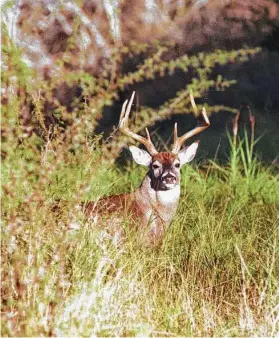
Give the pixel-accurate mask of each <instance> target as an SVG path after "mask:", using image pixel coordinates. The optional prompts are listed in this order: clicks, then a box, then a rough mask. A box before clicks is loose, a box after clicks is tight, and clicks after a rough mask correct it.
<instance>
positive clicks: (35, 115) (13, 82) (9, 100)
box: [2, 27, 259, 160]
mask: <svg viewBox="0 0 279 338" xmlns="http://www.w3.org/2000/svg"><path fill="white" fill-rule="evenodd" d="M4 28H5V27H4ZM3 37H4V41H3V56H4V57H3V63H2V66H3V72H2V74H3V81H2V83H3V86H4V95H3V97H4V99H5V101H6V104H5V105H4V106H3V116H4V117H3V126H4V131H5V132H6V133H4V136H6V134H10V133H11V132H13V134H16V135H15V139H21V138H26V137H29V136H30V135H31V134H32V133H33V132H36V134H37V135H39V136H40V137H41V138H42V139H43V140H44V142H46V141H47V139H48V137H49V136H50V135H51V137H52V138H54V137H58V138H59V137H61V133H62V134H63V135H64V136H63V137H74V138H79V141H80V142H81V143H85V142H86V140H87V139H88V138H90V137H91V136H92V135H93V134H94V132H95V130H96V128H97V127H98V125H99V121H100V119H101V118H102V117H103V114H104V108H105V107H107V106H111V105H113V104H114V103H115V102H116V101H117V100H118V99H119V96H120V94H121V92H123V91H124V90H125V91H132V88H133V86H135V85H140V84H141V83H144V82H145V81H154V83H155V81H156V80H158V79H159V78H164V79H166V80H167V79H168V77H169V76H175V74H177V72H183V73H185V74H189V75H190V74H191V78H189V82H188V84H187V85H186V86H185V88H182V89H180V90H178V91H177V93H176V95H175V96H174V97H173V98H170V99H169V100H168V101H166V102H164V103H163V104H162V105H161V106H160V107H158V108H156V109H154V108H151V107H144V106H143V107H141V108H140V110H139V111H138V112H137V118H136V119H134V120H133V121H131V128H133V130H135V132H138V133H140V132H142V131H143V130H144V129H145V128H146V127H148V126H153V125H155V124H156V123H157V122H160V121H163V120H166V119H169V118H170V117H171V116H172V115H173V114H190V113H192V109H191V104H190V99H189V94H188V93H189V90H192V91H193V93H194V96H195V97H197V98H202V97H203V95H205V94H206V93H207V92H208V91H209V90H211V89H214V90H217V91H223V90H226V88H228V87H230V86H231V85H233V84H234V83H235V81H233V80H227V79H225V78H223V77H222V75H221V74H219V75H217V76H215V75H214V76H213V71H214V70H215V68H216V67H217V66H224V65H226V64H228V63H239V62H245V61H247V60H248V59H249V58H250V57H252V56H253V55H254V54H256V53H257V52H258V51H259V49H257V48H256V49H241V50H237V51H225V50H216V51H214V52H212V53H208V54H206V53H199V54H198V55H192V56H188V55H178V56H177V52H175V46H174V45H172V44H171V43H161V42H156V41H155V42H153V43H152V44H138V43H130V45H128V46H122V47H117V48H115V50H114V51H113V53H112V56H111V57H110V58H109V59H107V60H105V61H104V63H103V64H102V65H100V72H99V73H98V74H97V75H92V74H90V73H87V72H86V71H84V70H83V69H82V68H77V69H74V70H73V69H72V68H71V67H70V68H69V63H68V60H67V57H68V56H67V55H68V54H67V53H64V54H63V56H62V57H61V58H59V59H58V60H57V62H56V65H55V73H53V74H52V75H51V76H49V77H47V78H42V75H41V74H36V73H35V71H33V70H31V69H29V68H28V67H27V65H26V64H25V63H24V61H23V60H22V59H21V52H20V50H19V49H18V48H17V47H16V46H15V45H14V44H13V42H12V41H11V40H10V39H9V37H8V35H7V32H6V30H5V29H4V30H3ZM128 64H129V65H130V66H129V67H127V66H126V65H128ZM127 70H128V71H127ZM77 89H79V91H81V94H79V95H76V94H75V93H76V90H77ZM16 96H17V97H16ZM198 108H201V106H200V105H199V106H198ZM206 108H207V112H208V115H209V116H210V115H211V114H212V113H214V112H219V111H223V110H229V111H233V112H234V110H233V109H231V108H229V107H224V106H218V105H216V106H208V105H206ZM117 114H118V112H117ZM11 116H13V117H14V118H13V120H12V121H11ZM15 118H16V121H15V120H14V119H15ZM9 121H10V122H9ZM15 122H16V123H15ZM15 125H16V129H15ZM111 127H112V126H111ZM11 129H12V130H11ZM126 143H127V139H126V138H125V137H124V136H122V135H120V134H118V133H116V134H115V135H114V137H113V138H112V139H110V141H109V142H108V143H104V144H103V145H102V154H103V156H104V157H106V158H108V159H110V160H113V159H115V158H116V157H117V156H118V155H119V153H120V151H121V149H122V148H123V146H125V144H126Z"/></svg>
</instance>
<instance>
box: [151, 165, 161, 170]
mask: <svg viewBox="0 0 279 338" xmlns="http://www.w3.org/2000/svg"><path fill="white" fill-rule="evenodd" d="M152 168H153V169H159V168H160V166H159V165H158V164H152Z"/></svg>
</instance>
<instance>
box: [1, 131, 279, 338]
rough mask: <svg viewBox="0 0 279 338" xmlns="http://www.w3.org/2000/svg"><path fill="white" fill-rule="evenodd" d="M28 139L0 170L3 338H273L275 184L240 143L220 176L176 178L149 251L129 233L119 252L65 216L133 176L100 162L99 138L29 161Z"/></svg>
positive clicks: (34, 154)
mask: <svg viewBox="0 0 279 338" xmlns="http://www.w3.org/2000/svg"><path fill="white" fill-rule="evenodd" d="M32 137H33V138H32V139H30V138H27V139H24V140H22V142H21V143H20V144H19V145H18V146H17V148H16V149H13V150H12V151H9V150H8V149H7V153H6V159H5V161H4V162H3V166H2V179H3V191H4V193H5V199H3V203H2V218H3V227H2V322H3V324H2V335H10V336H15V335H18V336H39V335H57V336H87V335H88V336H89V335H90V336H92V335H96V336H97V335H98V336H107V335H109V336H124V335H126V336H127V335H128V336H135V335H138V336H143V335H145V336H146V335H150V336H170V335H171V336H208V335H217V336H224V335H236V336H240V335H241V336H242V335H245V336H249V335H261V336H274V335H276V333H277V332H278V329H279V322H278V301H279V299H278V286H279V285H278V275H279V265H278V262H279V257H278V254H279V253H278V235H279V233H278V205H279V193H278V192H279V177H278V175H275V174H273V173H272V168H264V167H263V166H262V165H261V164H260V163H259V162H258V161H257V160H256V159H254V157H253V153H252V152H250V151H251V148H252V144H251V143H248V137H246V139H244V140H241V139H240V140H237V139H236V142H235V143H234V141H233V139H232V148H231V158H230V161H229V163H228V166H222V167H221V166H220V165H219V164H218V163H215V162H212V163H210V164H209V165H208V166H205V167H200V168H196V167H191V166H188V167H186V168H185V169H184V170H183V173H182V197H181V201H180V205H179V210H178V213H177V215H176V217H175V220H174V222H173V223H172V225H171V226H170V228H169V229H168V231H167V232H166V235H165V238H164V241H163V243H162V245H161V246H159V247H158V248H143V247H142V246H140V244H139V243H138V241H137V233H136V231H135V230H133V229H129V228H128V227H127V224H123V227H124V228H125V229H126V237H125V240H124V243H123V244H122V245H121V246H118V247H117V246H115V244H114V241H113V238H111V237H110V235H109V234H108V233H107V232H106V231H105V230H102V229H98V228H97V227H95V226H94V224H92V222H90V221H89V220H88V219H85V217H84V215H82V214H81V213H80V211H78V210H77V209H76V207H75V206H76V205H77V204H79V203H80V202H81V201H84V200H96V199H98V197H99V196H103V195H109V194H113V193H118V192H121V191H129V190H132V189H134V188H135V187H136V186H138V184H139V182H140V180H141V178H142V177H143V175H144V172H143V170H142V171H141V169H140V168H138V167H136V166H135V165H134V164H129V165H128V166H127V168H126V169H125V170H123V169H121V170H120V169H119V168H117V167H116V166H113V165H109V164H106V163H105V162H103V161H100V145H99V140H98V139H95V140H92V139H90V141H87V143H85V144H84V145H83V147H82V148H81V147H80V148H78V151H75V148H72V143H71V142H70V141H69V139H67V138H66V139H65V140H63V142H62V141H61V140H59V139H58V138H54V139H49V140H48V142H47V143H46V144H44V145H41V151H38V150H37V148H36V147H34V144H36V143H37V144H40V138H39V137H38V136H37V137H35V136H34V135H33V136H32ZM249 142H250V141H249ZM252 142H253V139H252ZM234 166H235V167H234ZM235 175H236V176H235ZM61 199H62V200H61ZM57 200H61V201H60V202H59V205H58V207H56V206H57V202H56V201H57ZM77 225H78V226H79V229H76V230H74V229H73V228H75V227H76V226H77ZM70 229H72V230H70Z"/></svg>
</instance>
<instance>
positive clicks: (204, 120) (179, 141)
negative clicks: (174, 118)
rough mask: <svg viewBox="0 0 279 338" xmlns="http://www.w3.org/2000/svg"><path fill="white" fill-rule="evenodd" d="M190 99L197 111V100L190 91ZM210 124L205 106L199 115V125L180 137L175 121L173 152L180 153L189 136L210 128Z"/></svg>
mask: <svg viewBox="0 0 279 338" xmlns="http://www.w3.org/2000/svg"><path fill="white" fill-rule="evenodd" d="M190 100H191V104H192V107H193V109H194V112H195V113H197V111H198V108H197V106H196V103H195V100H194V97H193V94H192V93H190ZM209 126H210V122H209V119H208V117H207V114H206V110H205V108H204V107H203V108H202V112H201V115H200V116H199V117H198V125H197V127H196V128H194V129H192V130H190V131H188V132H187V133H186V134H184V135H182V136H180V137H178V136H177V123H175V125H174V131H173V134H174V137H173V146H172V150H171V152H172V153H173V154H178V152H179V150H180V148H181V147H182V145H183V143H184V142H185V141H186V140H188V139H189V138H191V137H192V136H194V135H197V134H199V133H200V132H202V131H203V130H205V129H206V128H208V127H209Z"/></svg>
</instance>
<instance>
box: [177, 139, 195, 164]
mask: <svg viewBox="0 0 279 338" xmlns="http://www.w3.org/2000/svg"><path fill="white" fill-rule="evenodd" d="M198 146H199V141H196V142H194V143H192V144H191V145H190V146H189V147H187V148H184V149H182V150H180V152H179V153H178V158H179V160H180V163H181V165H183V164H185V163H189V162H191V161H192V159H193V158H194V157H195V155H196V152H197V149H198Z"/></svg>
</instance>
